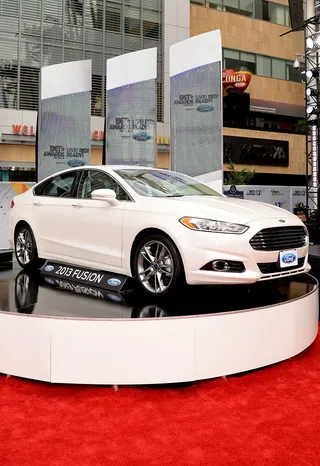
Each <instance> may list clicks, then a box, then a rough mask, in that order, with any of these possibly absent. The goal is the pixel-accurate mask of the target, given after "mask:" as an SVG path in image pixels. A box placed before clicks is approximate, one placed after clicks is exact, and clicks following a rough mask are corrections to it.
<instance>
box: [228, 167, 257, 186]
mask: <svg viewBox="0 0 320 466" xmlns="http://www.w3.org/2000/svg"><path fill="white" fill-rule="evenodd" d="M228 170H229V171H228V172H226V173H225V180H224V184H225V185H235V186H239V185H243V184H250V182H251V180H252V179H253V178H254V176H255V174H256V172H255V170H248V169H246V168H243V169H242V170H240V171H237V170H236V169H235V165H234V163H232V162H231V163H230V164H229V165H228Z"/></svg>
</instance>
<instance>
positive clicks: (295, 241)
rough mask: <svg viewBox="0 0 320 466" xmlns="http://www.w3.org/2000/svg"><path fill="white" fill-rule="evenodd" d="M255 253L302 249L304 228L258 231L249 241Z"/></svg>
mask: <svg viewBox="0 0 320 466" xmlns="http://www.w3.org/2000/svg"><path fill="white" fill-rule="evenodd" d="M250 244H251V246H252V248H253V249H255V250H256V251H282V250H284V249H295V248H302V247H303V246H305V245H306V233H305V230H304V227H276V228H265V229H264V230H261V231H259V233H257V234H256V235H254V237H253V238H251V240H250Z"/></svg>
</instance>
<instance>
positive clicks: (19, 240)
mask: <svg viewBox="0 0 320 466" xmlns="http://www.w3.org/2000/svg"><path fill="white" fill-rule="evenodd" d="M14 249H15V254H16V258H17V261H18V264H19V265H20V267H22V268H23V269H26V270H32V269H33V270H34V269H39V268H40V267H41V266H42V265H43V264H44V262H45V261H44V260H42V259H39V257H38V251H37V245H36V241H35V239H34V236H33V232H32V230H31V228H30V227H29V226H28V225H26V224H21V225H20V226H18V227H17V229H16V232H15V238H14Z"/></svg>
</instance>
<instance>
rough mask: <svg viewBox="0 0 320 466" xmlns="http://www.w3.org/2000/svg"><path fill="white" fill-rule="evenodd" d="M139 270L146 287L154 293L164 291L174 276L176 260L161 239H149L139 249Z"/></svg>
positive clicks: (140, 277)
mask: <svg viewBox="0 0 320 466" xmlns="http://www.w3.org/2000/svg"><path fill="white" fill-rule="evenodd" d="M137 271H138V275H139V279H140V281H141V283H142V285H143V287H144V288H146V289H147V290H148V291H149V292H151V293H154V294H160V293H164V292H165V291H166V290H167V289H168V288H169V286H170V285H171V282H172V279H173V276H174V261H173V257H172V254H171V253H170V251H169V249H168V248H167V246H165V245H164V244H163V243H162V242H161V241H156V240H153V241H149V242H147V243H145V244H144V245H143V246H142V248H141V249H140V251H139V256H138V263H137Z"/></svg>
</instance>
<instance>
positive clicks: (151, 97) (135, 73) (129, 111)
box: [104, 48, 157, 167]
mask: <svg viewBox="0 0 320 466" xmlns="http://www.w3.org/2000/svg"><path fill="white" fill-rule="evenodd" d="M106 94H107V115H106V145H105V154H104V160H105V162H106V163H108V164H128V165H145V166H151V167H154V166H155V164H156V153H157V49H156V48H152V49H148V50H140V51H137V52H133V53H127V54H125V55H121V56H119V57H115V58H111V59H109V60H107V92H106Z"/></svg>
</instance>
